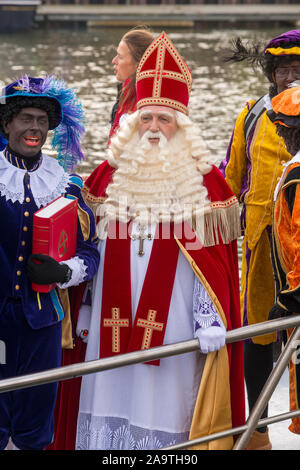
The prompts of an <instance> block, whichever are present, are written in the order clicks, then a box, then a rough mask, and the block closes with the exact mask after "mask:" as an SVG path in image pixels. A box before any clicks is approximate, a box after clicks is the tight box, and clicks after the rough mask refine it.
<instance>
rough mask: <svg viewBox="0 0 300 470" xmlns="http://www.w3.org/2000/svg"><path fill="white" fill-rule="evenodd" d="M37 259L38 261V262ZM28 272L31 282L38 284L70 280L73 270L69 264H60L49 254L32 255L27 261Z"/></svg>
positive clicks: (62, 282)
mask: <svg viewBox="0 0 300 470" xmlns="http://www.w3.org/2000/svg"><path fill="white" fill-rule="evenodd" d="M36 261H37V262H36ZM27 273H28V276H29V279H30V280H31V282H34V283H36V284H52V283H56V282H60V283H61V284H64V283H65V282H68V281H69V280H70V277H71V274H72V270H71V269H70V268H69V266H68V265H67V264H59V263H58V262H57V261H56V260H55V259H54V258H51V256H47V255H40V254H37V255H30V257H29V259H28V263H27Z"/></svg>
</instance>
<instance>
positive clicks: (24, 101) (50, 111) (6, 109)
mask: <svg viewBox="0 0 300 470" xmlns="http://www.w3.org/2000/svg"><path fill="white" fill-rule="evenodd" d="M23 108H38V109H42V110H43V111H45V112H46V113H47V115H48V119H49V129H54V128H55V127H56V126H57V105H56V104H55V102H54V100H52V99H51V98H43V97H38V96H37V97H36V98H35V97H33V98H32V97H30V96H15V97H11V98H9V99H8V100H7V102H6V103H5V105H0V133H1V134H2V135H3V136H4V137H5V138H7V137H8V136H7V135H6V134H5V131H4V128H3V125H5V124H8V123H10V122H11V121H12V120H13V118H14V117H15V116H17V115H18V114H19V113H20V111H21V110H22V109H23Z"/></svg>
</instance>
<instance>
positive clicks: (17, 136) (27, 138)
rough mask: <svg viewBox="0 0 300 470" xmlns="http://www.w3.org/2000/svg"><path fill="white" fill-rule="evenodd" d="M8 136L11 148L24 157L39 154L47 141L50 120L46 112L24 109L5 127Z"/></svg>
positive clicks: (37, 109) (36, 109)
mask: <svg viewBox="0 0 300 470" xmlns="http://www.w3.org/2000/svg"><path fill="white" fill-rule="evenodd" d="M3 128H4V131H5V133H6V134H8V144H9V146H10V148H11V149H12V150H13V151H14V152H16V153H18V154H20V155H22V156H24V157H33V156H35V155H37V154H38V153H39V151H40V150H41V148H42V147H43V145H44V143H45V142H46V139H47V134H48V130H49V119H48V114H47V113H46V111H44V110H42V109H39V108H23V109H21V111H20V112H19V114H18V115H17V116H15V117H14V118H13V119H12V120H11V121H10V122H9V123H7V124H4V125H3Z"/></svg>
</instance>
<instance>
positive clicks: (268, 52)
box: [224, 29, 300, 83]
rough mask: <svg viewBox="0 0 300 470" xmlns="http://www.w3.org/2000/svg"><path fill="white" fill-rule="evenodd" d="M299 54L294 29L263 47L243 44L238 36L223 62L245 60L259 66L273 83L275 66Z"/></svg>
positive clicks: (299, 32)
mask: <svg viewBox="0 0 300 470" xmlns="http://www.w3.org/2000/svg"><path fill="white" fill-rule="evenodd" d="M293 56H295V57H293ZM297 56H298V57H297ZM299 56H300V30H299V29H294V30H291V31H287V32H285V33H283V34H280V35H279V36H276V37H275V38H273V39H271V41H269V42H268V44H267V45H266V46H264V47H262V46H261V44H260V43H255V42H252V44H251V43H250V44H248V45H245V44H244V43H243V41H242V39H241V38H240V37H238V38H236V39H235V40H234V41H233V48H232V50H231V54H230V55H228V56H227V57H225V58H224V60H225V62H242V61H244V60H246V61H247V62H249V63H250V64H251V65H252V66H259V67H261V68H262V71H263V73H264V74H265V75H266V77H267V78H268V79H269V81H270V82H271V83H274V82H275V79H274V72H275V70H276V68H277V67H279V66H280V65H281V64H283V63H286V62H290V61H292V60H295V59H299Z"/></svg>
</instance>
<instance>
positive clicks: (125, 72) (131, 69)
mask: <svg viewBox="0 0 300 470" xmlns="http://www.w3.org/2000/svg"><path fill="white" fill-rule="evenodd" d="M112 63H113V65H114V74H115V76H116V79H117V80H118V81H119V82H124V81H125V80H126V79H127V78H129V77H131V76H132V75H133V74H134V73H135V71H136V69H137V66H138V64H137V63H136V62H135V60H134V59H133V57H132V55H131V53H130V50H129V48H128V46H127V44H126V42H124V41H121V42H120V44H119V46H118V49H117V55H116V56H115V57H114V58H113V60H112Z"/></svg>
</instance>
